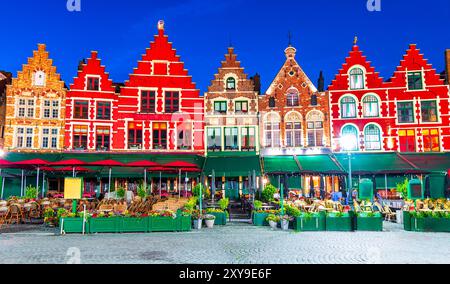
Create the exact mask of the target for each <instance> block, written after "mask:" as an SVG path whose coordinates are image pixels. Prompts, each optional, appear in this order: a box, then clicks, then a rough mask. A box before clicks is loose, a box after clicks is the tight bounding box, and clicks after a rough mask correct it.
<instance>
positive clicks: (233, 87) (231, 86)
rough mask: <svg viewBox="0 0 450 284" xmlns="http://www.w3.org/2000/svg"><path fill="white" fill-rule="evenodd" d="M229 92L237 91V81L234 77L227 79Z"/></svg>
mask: <svg viewBox="0 0 450 284" xmlns="http://www.w3.org/2000/svg"><path fill="white" fill-rule="evenodd" d="M227 90H236V79H234V78H233V77H229V78H228V79H227Z"/></svg>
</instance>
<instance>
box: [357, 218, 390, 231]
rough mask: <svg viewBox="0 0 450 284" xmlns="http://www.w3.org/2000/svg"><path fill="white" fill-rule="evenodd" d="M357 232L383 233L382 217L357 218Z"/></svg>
mask: <svg viewBox="0 0 450 284" xmlns="http://www.w3.org/2000/svg"><path fill="white" fill-rule="evenodd" d="M356 230H357V231H375V232H382V231H383V217H357V218H356Z"/></svg>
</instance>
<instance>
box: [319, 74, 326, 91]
mask: <svg viewBox="0 0 450 284" xmlns="http://www.w3.org/2000/svg"><path fill="white" fill-rule="evenodd" d="M317 89H318V91H319V92H323V91H325V78H324V77H323V72H322V71H320V75H319V80H318V81H317Z"/></svg>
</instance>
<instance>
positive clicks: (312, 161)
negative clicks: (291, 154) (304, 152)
mask: <svg viewBox="0 0 450 284" xmlns="http://www.w3.org/2000/svg"><path fill="white" fill-rule="evenodd" d="M296 158H297V160H298V162H299V163H300V167H301V169H300V171H301V172H302V173H310V174H344V173H345V172H344V170H343V168H342V167H341V166H340V165H339V164H338V162H337V161H336V160H334V159H333V157H332V156H330V155H314V156H313V155H308V156H296Z"/></svg>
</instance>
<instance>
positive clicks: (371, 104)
mask: <svg viewBox="0 0 450 284" xmlns="http://www.w3.org/2000/svg"><path fill="white" fill-rule="evenodd" d="M363 111H364V117H378V116H379V115H380V111H379V102H378V98H377V97H376V96H374V95H369V96H366V97H365V98H364V100H363Z"/></svg>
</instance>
